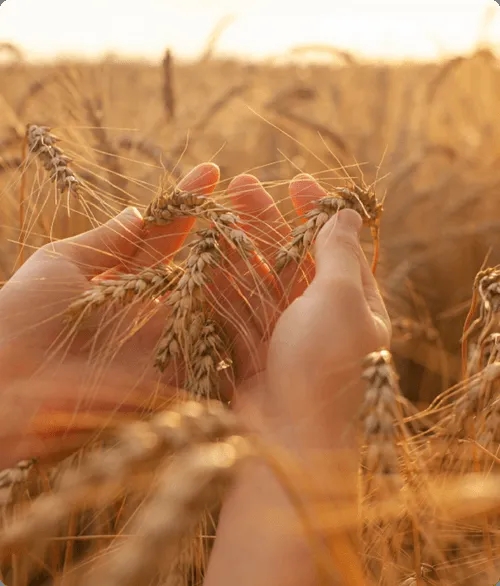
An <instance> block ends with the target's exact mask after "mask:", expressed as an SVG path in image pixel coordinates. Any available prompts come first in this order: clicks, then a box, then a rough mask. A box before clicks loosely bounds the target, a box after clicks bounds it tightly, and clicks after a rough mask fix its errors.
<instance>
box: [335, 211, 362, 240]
mask: <svg viewBox="0 0 500 586" xmlns="http://www.w3.org/2000/svg"><path fill="white" fill-rule="evenodd" d="M337 218H338V225H339V226H340V227H341V228H342V229H345V230H349V231H353V232H356V233H357V234H359V233H360V231H361V227H362V226H363V219H362V218H361V216H360V215H359V214H358V212H356V211H354V210H351V209H344V210H340V211H339V212H337Z"/></svg>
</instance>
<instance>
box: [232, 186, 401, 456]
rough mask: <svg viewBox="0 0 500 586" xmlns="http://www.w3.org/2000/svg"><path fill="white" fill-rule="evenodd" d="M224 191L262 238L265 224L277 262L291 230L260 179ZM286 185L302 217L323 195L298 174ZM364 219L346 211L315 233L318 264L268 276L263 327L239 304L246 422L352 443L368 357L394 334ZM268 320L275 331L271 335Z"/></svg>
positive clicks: (268, 254)
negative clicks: (249, 213) (363, 240)
mask: <svg viewBox="0 0 500 586" xmlns="http://www.w3.org/2000/svg"><path fill="white" fill-rule="evenodd" d="M228 191H229V194H230V195H231V198H232V200H233V204H234V206H235V207H236V208H237V209H238V208H240V209H241V208H242V207H243V206H244V205H247V206H251V208H252V209H253V210H254V212H255V211H257V212H258V214H257V215H258V220H259V221H258V222H253V223H251V224H250V225H249V226H247V231H248V232H249V233H250V234H251V235H252V236H253V237H254V239H255V240H257V241H258V240H259V239H261V238H262V226H261V225H260V222H262V221H264V222H265V224H266V225H267V226H268V227H269V232H268V234H267V238H266V246H265V248H264V251H265V254H264V258H265V260H266V261H267V262H268V264H269V265H270V266H273V264H274V261H275V256H276V252H277V249H278V248H279V245H280V244H281V243H282V242H283V239H285V238H286V237H287V236H288V235H289V234H290V231H291V229H290V227H289V225H288V224H287V222H285V220H284V218H283V217H282V216H281V214H280V213H279V211H278V209H277V207H276V206H275V205H274V202H273V200H272V198H271V196H270V195H269V194H268V193H267V192H266V191H265V190H264V189H263V187H262V186H261V185H260V183H259V182H258V181H257V179H255V178H253V177H251V176H240V177H238V178H236V179H235V180H234V181H233V182H232V183H231V184H230V186H229V189H228ZM289 191H290V196H291V199H292V202H293V204H294V207H295V210H296V211H297V212H298V213H299V215H303V214H304V213H306V212H307V211H308V210H309V209H310V208H311V206H312V205H313V202H315V201H316V200H318V199H319V198H321V197H324V196H325V195H327V193H326V192H325V191H324V190H323V188H322V187H321V186H320V185H319V184H318V183H317V182H316V181H315V180H314V179H313V178H312V177H311V176H308V175H300V176H298V177H296V178H295V179H294V180H293V181H292V182H291V184H290V189H289ZM242 216H243V217H245V214H242ZM361 224H362V221H361V217H360V216H359V215H358V214H357V213H356V212H354V211H352V210H342V211H341V212H339V213H338V214H336V215H335V216H334V217H333V218H332V219H331V220H330V221H329V222H328V223H327V224H326V225H325V226H324V227H323V229H322V230H321V232H320V234H319V235H318V238H317V243H316V254H315V260H316V264H315V263H314V261H313V260H312V258H310V257H309V258H307V259H306V260H305V261H304V262H303V263H302V266H301V267H300V270H299V267H297V266H296V265H295V266H292V265H289V266H288V267H287V268H286V269H285V270H284V271H283V272H282V273H281V274H280V276H279V277H278V278H276V279H268V281H267V282H268V288H267V295H262V291H261V292H260V300H259V299H256V300H255V301H254V303H253V304H252V306H253V313H254V317H255V315H257V317H260V324H261V326H260V328H259V327H258V325H257V324H256V320H255V319H253V320H252V319H249V318H248V311H246V313H247V317H246V319H245V317H244V315H245V308H244V307H243V306H241V307H237V305H236V304H235V305H234V307H236V308H237V310H238V311H237V313H238V315H239V320H240V323H244V324H245V328H244V331H245V335H244V336H243V335H242V334H241V332H240V337H239V347H238V346H237V350H239V356H237V363H238V364H240V368H242V367H241V365H243V368H246V371H244V374H243V376H242V377H241V379H242V380H241V381H240V385H239V386H238V387H237V389H236V392H235V396H234V400H233V407H234V408H235V409H236V410H237V411H240V412H241V413H243V414H244V419H249V418H251V417H252V416H256V417H257V419H260V424H262V423H263V425H264V426H266V427H270V428H272V429H274V428H280V427H281V428H288V429H289V430H290V434H291V435H293V436H295V437H297V436H298V435H300V433H299V432H300V430H302V431H303V433H304V441H305V442H306V443H310V444H311V445H313V444H314V445H317V446H318V447H319V444H323V443H324V442H325V441H326V442H327V443H335V444H336V445H337V446H338V445H339V444H340V443H341V442H342V441H343V440H347V436H345V433H346V432H347V431H349V427H351V428H352V422H353V417H354V416H355V415H356V412H357V410H358V409H359V407H360V404H361V392H362V388H361V387H362V384H361V379H360V375H361V364H362V360H363V358H364V357H365V356H366V355H367V354H368V353H369V352H372V351H374V350H377V349H379V348H381V347H387V346H388V345H389V341H390V333H391V326H390V320H389V317H388V314H387V311H386V308H385V305H384V302H383V300H382V298H381V295H380V293H379V290H378V287H377V283H376V281H375V278H374V277H373V274H372V272H371V269H370V267H369V264H368V262H367V260H366V257H365V255H364V253H363V251H362V249H361V246H360V243H359V232H360V230H361ZM259 226H260V227H259ZM271 236H274V238H272V237H271ZM240 269H241V270H242V271H243V267H240ZM311 279H312V281H311ZM308 281H309V282H310V285H309V286H308ZM270 299H274V304H273V303H272V302H270V301H269V300H270ZM251 300H252V299H251ZM257 321H258V320H257ZM269 324H272V330H271V332H272V335H271V336H269V335H266V332H267V333H269V332H270V330H269V329H267V330H266V327H267V328H269V327H270V326H269ZM263 326H264V327H263ZM249 338H250V339H249ZM243 341H244V343H243ZM249 348H251V349H253V350H254V351H253V353H249V351H248V349H249ZM326 430H328V431H326ZM306 437H307V439H306ZM351 439H352V435H351Z"/></svg>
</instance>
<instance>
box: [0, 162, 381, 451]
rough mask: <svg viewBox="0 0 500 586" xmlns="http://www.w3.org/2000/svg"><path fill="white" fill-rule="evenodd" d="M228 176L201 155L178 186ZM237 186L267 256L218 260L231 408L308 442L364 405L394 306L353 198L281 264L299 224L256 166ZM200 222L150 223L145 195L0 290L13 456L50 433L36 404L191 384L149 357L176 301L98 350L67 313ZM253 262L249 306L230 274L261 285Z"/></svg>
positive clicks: (171, 250) (231, 192)
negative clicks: (367, 363) (376, 273)
mask: <svg viewBox="0 0 500 586" xmlns="http://www.w3.org/2000/svg"><path fill="white" fill-rule="evenodd" d="M219 179H220V177H219V169H218V167H217V166H216V165H214V164H212V163H204V164H201V165H198V166H197V167H195V168H194V169H193V170H192V171H191V172H190V173H189V174H188V175H187V176H186V177H184V179H183V180H182V181H181V182H180V183H179V185H178V187H179V188H180V189H182V190H185V191H192V192H196V193H201V194H205V195H208V194H210V193H212V192H213V191H214V189H215V187H216V186H217V184H218V182H219ZM289 193H290V197H291V200H292V202H293V205H294V208H295V210H296V212H297V213H298V214H299V215H303V214H304V213H305V212H307V210H309V209H311V206H312V205H313V204H314V202H315V201H316V200H317V199H318V198H321V197H323V196H325V195H326V192H325V191H324V189H323V188H322V187H321V186H320V185H319V183H317V182H316V181H315V180H314V178H313V177H312V176H309V175H299V176H297V177H295V178H294V179H293V180H292V181H291V182H290V185H289ZM227 197H228V198H229V200H230V202H231V204H232V206H233V207H234V209H235V210H236V211H237V213H238V215H239V216H240V217H241V218H242V221H243V228H244V230H245V231H246V232H247V233H248V235H249V236H250V237H251V238H252V239H253V240H255V241H256V242H263V243H264V244H263V245H262V246H260V247H259V248H260V253H261V254H260V255H259V257H258V258H257V257H255V258H253V259H252V260H251V261H250V262H251V263H252V264H253V267H252V269H253V270H251V271H249V269H248V264H247V262H246V261H245V260H242V259H238V258H236V257H235V258H234V263H233V264H232V268H231V271H228V270H227V269H226V270H222V269H216V273H215V274H214V275H213V278H212V282H213V287H215V290H220V291H221V292H223V293H221V295H222V296H223V297H224V306H225V309H226V312H229V313H230V314H231V315H229V316H228V320H227V326H228V327H229V328H231V326H230V324H231V323H233V324H239V327H237V328H234V331H230V332H229V333H230V334H231V335H232V337H233V343H234V348H233V352H234V361H235V363H236V364H237V369H236V377H237V378H236V381H234V385H232V388H229V386H228V388H225V389H223V391H224V393H225V394H226V395H228V394H230V395H231V406H232V408H233V409H234V410H235V411H236V412H237V413H238V414H239V415H241V416H242V418H243V419H244V420H246V421H247V422H249V424H250V425H255V427H256V428H259V429H263V428H266V429H267V430H268V431H269V433H270V434H271V435H272V434H273V433H274V431H275V430H283V432H284V433H285V435H286V434H287V433H290V434H291V435H290V437H292V436H293V437H294V438H296V437H301V438H303V441H304V442H306V443H308V442H309V443H310V444H311V445H315V444H330V443H331V444H335V445H336V444H338V443H339V442H340V443H341V441H342V437H344V435H345V434H346V433H347V434H348V430H349V429H350V428H351V427H352V425H353V416H355V414H356V411H357V410H358V409H359V405H360V401H361V392H362V391H361V389H360V385H359V376H360V371H361V363H362V360H363V358H364V356H365V355H366V354H367V353H369V352H371V351H374V350H377V349H379V348H381V347H384V346H387V345H388V343H389V338H390V322H389V318H388V316H387V312H386V309H385V306H384V303H383V300H382V298H381V296H380V293H379V290H378V287H377V284H376V281H375V279H374V277H373V275H372V273H371V270H370V267H369V264H368V262H367V259H366V258H365V255H364V253H363V251H362V249H361V246H360V243H359V233H360V230H361V227H362V220H361V217H360V216H359V215H358V214H357V213H356V212H354V211H352V210H342V211H340V212H339V213H338V214H336V215H335V216H334V217H333V218H332V219H330V220H329V222H328V223H327V224H326V225H325V226H324V227H323V229H322V230H321V232H320V233H319V235H318V238H317V241H316V244H315V254H314V260H313V258H312V257H311V256H309V257H307V258H306V259H305V260H304V261H303V263H302V264H301V267H300V270H299V267H298V266H297V265H296V264H294V263H290V264H289V265H288V266H287V267H286V268H285V269H284V270H283V271H282V272H281V273H280V274H279V275H276V273H274V271H273V270H272V267H273V266H274V264H275V257H276V254H277V252H278V250H279V247H280V246H281V245H282V244H283V243H284V242H286V240H287V238H288V237H289V235H290V233H291V227H290V225H289V224H288V223H287V222H286V221H285V219H284V218H283V216H282V215H281V213H280V211H279V210H278V208H277V207H276V205H275V204H274V201H273V199H272V197H271V196H270V195H269V193H268V192H267V191H266V190H265V189H264V188H263V186H262V185H261V184H260V182H259V181H258V180H257V179H256V178H255V177H253V176H251V175H240V176H238V177H236V178H234V179H233V180H232V182H231V183H230V184H229V186H228V188H227ZM193 225H194V220H193V219H192V218H179V219H176V220H175V221H173V222H172V223H170V224H168V225H166V226H156V225H145V223H144V221H143V219H142V217H141V215H140V213H139V212H138V211H137V210H136V209H135V208H127V209H125V210H124V211H123V212H121V213H120V214H119V215H118V216H116V217H115V218H113V219H111V220H110V221H108V222H107V223H106V224H103V225H102V226H100V227H98V228H96V229H94V230H91V231H89V232H86V233H83V234H80V235H78V236H76V237H72V238H68V239H65V240H60V241H57V242H53V243H49V244H47V245H45V246H44V247H43V248H41V249H39V250H38V251H36V252H35V253H34V254H33V255H32V256H31V257H30V259H29V260H28V261H27V262H26V263H25V264H24V265H23V266H22V267H21V268H20V269H19V270H18V271H17V272H16V273H15V274H14V276H13V277H12V278H11V279H10V280H9V281H8V282H7V283H6V284H5V285H4V287H3V288H2V289H1V290H0V406H2V413H1V415H0V417H1V418H2V419H3V421H2V425H1V426H0V435H3V436H4V438H6V439H5V441H4V444H3V445H4V449H3V452H4V460H8V461H15V460H17V459H20V458H24V457H28V456H40V455H43V453H44V450H45V449H46V448H45V444H44V442H43V441H42V442H41V443H40V438H38V439H31V438H32V436H31V435H30V434H29V433H28V432H29V426H30V422H31V421H32V420H33V417H34V416H35V415H39V416H40V414H41V413H42V414H43V413H45V412H46V413H50V412H53V411H67V412H68V413H73V414H75V416H76V415H77V414H78V413H79V412H85V413H92V412H105V411H109V412H112V411H113V410H115V409H117V410H120V409H126V408H127V407H126V406H127V403H131V404H132V403H134V401H136V400H137V397H141V396H143V397H144V398H146V397H147V395H151V394H153V393H159V392H167V393H168V392H170V391H169V389H173V388H174V387H175V386H176V385H179V384H181V382H182V381H179V380H177V377H176V374H177V373H176V372H174V371H173V370H172V369H169V368H167V370H166V371H165V373H163V375H162V374H160V373H159V372H158V370H157V369H156V368H155V367H154V365H153V363H154V354H155V349H156V346H157V343H158V340H159V337H160V336H161V333H162V331H163V328H164V325H165V320H166V317H167V312H168V307H167V306H166V305H160V306H158V307H156V308H155V310H154V312H152V313H151V318H150V319H148V320H144V323H143V324H142V326H141V327H139V328H137V327H135V326H134V327H135V330H134V331H133V333H132V334H131V335H129V336H128V339H127V340H126V341H124V342H123V343H122V344H118V345H117V346H116V349H115V350H114V351H113V352H112V353H111V354H109V353H108V354H107V355H106V356H105V357H103V356H101V355H100V354H99V352H96V344H97V342H96V331H95V329H93V328H92V327H91V326H89V325H87V326H86V327H82V328H80V329H78V331H76V332H75V331H73V333H72V335H71V336H68V328H67V325H65V323H64V318H63V316H64V314H65V312H66V310H67V308H68V306H69V304H70V303H71V302H72V301H74V300H75V298H76V297H78V295H80V294H82V293H83V292H84V291H86V290H87V289H89V288H90V287H91V286H92V280H93V279H96V278H99V277H102V276H103V277H104V278H107V277H110V276H112V275H113V273H116V272H129V273H130V272H137V271H138V270H140V269H141V268H144V267H149V266H152V265H154V264H155V263H158V262H168V261H169V260H171V259H172V257H173V256H174V255H175V254H176V252H177V251H178V250H179V249H180V247H181V246H182V245H183V243H184V241H185V239H186V237H187V235H188V233H189V231H190V230H191V229H192V227H193ZM230 272H232V273H233V274H232V276H230ZM236 273H237V275H236ZM256 274H257V275H263V278H262V279H260V280H259V284H258V287H259V288H260V293H259V294H258V295H253V296H252V295H250V297H249V299H250V305H249V304H248V303H245V302H244V300H242V298H241V295H239V294H238V292H237V288H236V287H234V286H232V283H231V280H232V279H233V280H234V279H235V275H236V277H237V280H238V281H239V288H240V289H241V284H242V283H245V281H246V285H247V287H248V288H247V291H252V290H254V291H255V290H256V289H255V288H256V280H255V275H256ZM304 275H308V276H309V279H305V278H304ZM311 279H312V280H311ZM308 281H309V282H310V284H308ZM262 287H266V291H265V292H264V293H265V294H262ZM257 290H258V289H257ZM250 306H251V307H250ZM122 322H123V323H122V324H121V327H122V328H123V331H126V330H127V326H128V330H129V332H130V330H131V326H132V325H133V324H136V323H137V320H136V319H135V318H134V315H133V313H130V312H125V313H124V314H123V317H122ZM99 356H101V358H98V357H99ZM165 389H167V390H166V391H165ZM130 397H135V399H134V400H133V401H130V400H129V399H130ZM75 420H76V417H75ZM68 425H69V424H68ZM287 430H289V431H287ZM343 434H344V435H343ZM45 440H47V438H45ZM61 441H62V440H61Z"/></svg>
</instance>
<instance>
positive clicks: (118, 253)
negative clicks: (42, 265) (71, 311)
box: [39, 207, 144, 278]
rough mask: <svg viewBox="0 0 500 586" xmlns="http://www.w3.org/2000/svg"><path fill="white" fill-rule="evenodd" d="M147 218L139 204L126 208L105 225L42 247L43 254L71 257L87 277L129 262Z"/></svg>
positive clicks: (41, 252)
mask: <svg viewBox="0 0 500 586" xmlns="http://www.w3.org/2000/svg"><path fill="white" fill-rule="evenodd" d="M143 229H144V222H143V219H142V216H141V214H140V213H139V212H138V211H137V210H136V209H135V208H132V207H130V208H126V209H125V210H123V211H122V212H121V213H120V214H118V216H116V217H115V218H112V219H111V220H109V221H108V222H106V223H105V224H103V225H102V226H99V227H98V228H95V229H94V230H90V231H89V232H84V233H83V234H79V235H78V236H73V237H72V238H66V239H65V240H59V241H58V242H52V243H50V244H47V245H45V246H44V247H43V248H42V249H40V251H39V253H40V254H41V255H44V256H45V255H54V256H55V257H56V258H60V259H61V258H63V259H66V260H69V261H70V262H71V263H73V264H74V265H76V266H77V267H78V269H79V270H80V271H81V273H82V274H83V275H85V276H86V277H87V278H92V277H95V276H96V275H98V274H100V273H102V272H103V271H105V270H106V269H110V268H112V267H114V266H116V265H117V264H119V263H122V262H126V260H127V259H130V257H132V256H133V255H134V254H135V253H136V252H137V250H138V247H139V244H140V242H141V239H142V237H143V234H144V232H143Z"/></svg>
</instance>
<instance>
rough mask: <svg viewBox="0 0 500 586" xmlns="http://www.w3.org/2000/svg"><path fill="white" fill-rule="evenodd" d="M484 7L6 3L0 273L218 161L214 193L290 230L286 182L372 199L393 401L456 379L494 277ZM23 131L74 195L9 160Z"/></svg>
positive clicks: (488, 10)
mask: <svg viewBox="0 0 500 586" xmlns="http://www.w3.org/2000/svg"><path fill="white" fill-rule="evenodd" d="M499 11H500V8H499V6H498V5H497V4H496V3H495V2H494V1H493V0H481V1H480V0H467V1H465V0H462V1H461V2H456V1H454V2H452V1H451V0H450V1H448V0H446V1H445V0H434V1H432V2H431V1H429V0H428V1H426V2H422V1H421V2H414V1H409V0H407V1H405V2H401V1H399V2H396V1H392V0H391V1H389V0H385V1H374V0H373V1H368V0H365V1H359V0H356V1H354V0H351V1H350V2H349V3H346V2H340V1H330V2H329V3H325V2H323V0H308V1H307V2H304V3H298V4H296V5H295V7H291V6H290V3H289V2H286V1H284V0H283V1H282V0H274V1H264V0H254V1H250V0H248V1H246V2H240V1H236V0H220V1H218V2H209V1H208V0H183V2H182V3H173V2H167V1H161V0H141V1H140V2H136V3H129V4H127V3H123V2H119V1H115V0H104V1H102V0H101V1H98V0H87V1H86V2H78V3H76V2H73V3H68V2H65V1H63V0H44V2H40V1H39V0H7V1H6V2H4V3H3V4H2V6H1V7H0V81H1V83H0V194H1V197H2V203H3V212H2V223H1V238H2V247H1V250H0V271H1V278H2V279H7V278H8V277H9V276H10V275H11V274H12V270H13V268H14V266H15V264H16V259H17V255H18V248H19V240H20V238H21V236H22V238H23V240H24V241H25V242H26V245H27V250H28V251H31V250H34V249H36V247H37V246H39V245H40V244H42V243H43V242H45V241H46V240H47V239H48V238H50V237H63V236H66V235H69V234H71V233H75V232H77V231H80V230H83V229H86V228H87V227H89V225H92V223H93V222H97V221H100V220H102V219H105V218H106V217H107V216H109V215H110V214H111V213H114V212H115V211H117V210H118V209H120V207H123V206H124V205H126V204H128V203H134V204H135V205H138V206H139V207H144V206H145V205H146V204H147V203H148V201H149V199H150V198H151V196H152V195H153V194H154V193H155V191H156V190H157V188H158V185H159V184H160V183H161V182H162V181H165V177H167V180H168V181H172V182H174V181H175V180H176V179H177V178H178V177H179V175H180V174H181V173H183V172H184V171H185V170H186V169H189V167H190V166H192V165H194V164H197V163H199V162H201V161H204V160H213V161H215V162H216V163H218V164H219V165H220V167H221V171H222V188H223V187H224V185H225V184H226V183H227V181H228V180H229V179H230V178H231V177H233V176H234V175H236V174H238V173H241V172H248V171H250V172H252V173H254V174H255V175H257V176H258V177H259V178H260V179H261V180H262V181H264V182H265V183H266V185H267V186H268V188H269V191H270V193H271V194H272V195H273V197H275V199H276V201H277V202H278V205H279V206H280V207H281V209H282V210H283V213H285V214H287V217H290V219H291V221H293V218H292V217H291V215H290V212H291V206H290V203H289V201H288V199H287V197H286V181H287V180H289V179H290V178H291V177H292V176H293V175H294V174H296V173H298V172H300V171H304V172H308V173H312V174H314V175H315V176H316V177H317V178H318V179H319V180H320V181H321V182H322V183H323V184H324V185H325V187H327V188H328V187H329V186H330V187H331V186H333V185H343V184H345V183H346V181H348V180H349V178H352V180H354V181H357V182H365V184H374V185H375V187H376V191H377V193H378V195H379V197H380V198H385V200H384V203H385V214H384V217H383V221H382V232H381V238H382V254H381V261H380V268H379V279H380V283H381V287H382V289H383V292H384V295H385V297H386V300H387V303H388V306H389V309H390V312H391V316H392V317H393V320H394V329H395V335H394V347H393V352H394V353H395V355H396V357H397V361H398V366H399V370H400V373H401V381H402V386H403V389H404V392H405V393H406V394H407V395H408V396H409V397H411V398H412V399H414V400H416V401H418V402H422V403H424V404H425V403H428V402H429V401H430V400H431V399H432V397H433V396H434V395H435V394H437V393H438V392H439V391H441V390H442V389H443V388H446V387H447V386H448V385H449V384H450V383H453V382H454V381H455V380H457V378H458V376H459V346H460V343H459V340H460V336H461V331H462V326H463V321H464V318H465V315H466V313H467V309H468V304H469V301H470V297H471V288H472V282H473V279H474V275H475V274H476V272H477V271H478V270H479V268H480V267H481V265H482V264H483V263H484V262H486V259H487V262H488V263H489V264H494V263H498V262H500V246H499V245H500V239H499V236H498V235H499V227H500V226H499V224H500V220H499V219H498V217H499V213H498V212H499V211H500V200H499V187H500V125H499V124H498V112H500V69H499V62H498V57H497V48H499V47H500V18H499V14H498V12H499ZM29 123H36V124H43V125H47V126H50V127H51V128H53V129H54V132H55V133H56V134H57V135H58V136H59V137H60V138H61V139H62V142H61V144H62V145H64V149H65V151H66V152H67V153H68V154H69V155H70V156H71V157H72V159H73V163H72V164H73V167H74V168H75V170H76V172H77V173H78V174H79V176H80V177H81V178H82V180H83V181H84V182H85V184H86V186H87V187H88V193H89V194H90V195H89V199H88V200H86V201H83V202H82V201H78V202H73V201H71V202H69V201H68V202H61V201H60V200H59V199H57V198H54V197H53V187H52V186H51V184H50V183H49V182H47V181H43V179H42V175H41V174H40V169H39V168H38V167H37V166H36V164H34V163H33V162H32V161H30V160H28V159H27V158H26V156H25V155H26V152H25V150H23V148H24V146H25V143H24V135H25V128H26V124H29ZM20 201H23V202H24V203H23V206H24V208H23V209H24V215H22V216H21V218H22V219H21V220H20V212H19V210H20ZM67 205H70V206H71V207H73V208H74V210H73V211H75V212H76V213H74V214H71V216H70V218H68V214H67V210H66V207H67ZM368 236H369V235H367V241H366V247H367V253H368V254H370V253H371V249H370V247H371V243H370V241H369V238H368Z"/></svg>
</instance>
